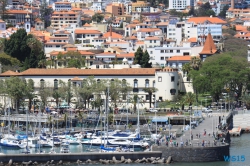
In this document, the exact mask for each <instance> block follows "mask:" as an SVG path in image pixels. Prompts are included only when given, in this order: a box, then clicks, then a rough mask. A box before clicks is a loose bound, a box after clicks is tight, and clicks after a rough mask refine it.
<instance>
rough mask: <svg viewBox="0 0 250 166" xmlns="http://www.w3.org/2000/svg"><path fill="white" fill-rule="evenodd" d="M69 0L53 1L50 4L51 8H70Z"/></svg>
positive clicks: (56, 9) (58, 9)
mask: <svg viewBox="0 0 250 166" xmlns="http://www.w3.org/2000/svg"><path fill="white" fill-rule="evenodd" d="M71 8H72V7H71V2H55V3H53V4H52V9H53V10H54V11H61V10H68V11H69V10H71Z"/></svg>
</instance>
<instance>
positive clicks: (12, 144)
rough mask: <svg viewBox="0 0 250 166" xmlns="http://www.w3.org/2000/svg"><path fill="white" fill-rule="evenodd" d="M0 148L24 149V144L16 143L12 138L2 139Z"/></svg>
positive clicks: (21, 142)
mask: <svg viewBox="0 0 250 166" xmlns="http://www.w3.org/2000/svg"><path fill="white" fill-rule="evenodd" d="M0 145H1V146H6V147H15V148H21V149H23V148H25V147H26V144H25V143H24V142H23V141H18V140H16V139H13V138H2V139H1V141H0Z"/></svg>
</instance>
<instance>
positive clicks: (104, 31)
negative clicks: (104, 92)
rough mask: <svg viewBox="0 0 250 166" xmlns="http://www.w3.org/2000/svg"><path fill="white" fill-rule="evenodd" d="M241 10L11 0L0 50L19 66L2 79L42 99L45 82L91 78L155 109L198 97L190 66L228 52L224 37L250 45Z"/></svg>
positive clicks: (231, 4)
mask: <svg viewBox="0 0 250 166" xmlns="http://www.w3.org/2000/svg"><path fill="white" fill-rule="evenodd" d="M245 3H246V2H244V3H243V2H242V5H243V4H245ZM4 5H5V6H4ZM239 5H240V4H239V3H236V2H235V1H233V0H232V1H218V2H216V1H186V0H183V1H178V2H177V1H175V0H170V1H169V3H167V2H166V1H157V2H152V1H144V0H137V1H129V0H126V1H125V0H117V1H111V0H107V1H102V0H86V1H80V0H79V1H44V0H42V1H35V0H33V1H32V0H29V1H22V0H12V1H6V2H5V3H3V4H2V7H4V9H2V10H1V19H2V20H1V21H0V24H1V25H0V38H2V40H1V49H2V52H4V54H6V56H9V55H10V56H11V57H13V58H17V60H19V62H20V63H18V64H14V63H12V62H13V60H10V61H11V63H10V64H11V66H12V67H6V66H10V65H9V64H7V65H6V64H4V63H2V64H1V72H2V74H1V75H0V77H1V78H6V77H11V76H17V77H19V78H22V79H26V80H28V79H32V80H33V81H34V87H35V91H36V93H37V94H38V91H39V87H41V85H42V84H44V82H45V83H47V82H48V84H50V85H51V86H54V88H58V86H60V85H59V81H60V80H61V81H64V82H68V81H70V82H72V84H73V85H74V86H79V87H82V86H83V83H82V81H83V80H84V79H86V78H88V77H91V76H94V77H95V79H96V80H97V81H100V80H102V79H108V80H111V81H112V80H114V79H118V80H120V81H123V82H126V83H128V84H129V85H130V86H131V87H132V89H131V90H130V92H131V93H136V94H138V96H140V97H141V99H142V101H143V102H144V103H145V106H144V107H146V108H150V107H152V106H151V101H156V102H162V101H172V100H174V98H176V96H178V95H179V94H180V93H182V94H183V93H187V92H191V93H194V92H195V89H194V86H193V84H192V79H191V76H190V75H189V71H190V69H189V68H190V64H191V67H192V68H194V69H195V70H196V69H198V68H199V67H201V64H202V62H205V60H206V58H208V57H210V56H212V55H214V54H221V53H223V52H225V48H224V46H225V40H226V39H227V36H226V35H228V34H230V35H231V37H232V38H238V39H243V40H245V41H248V40H249V38H248V35H249V31H248V30H249V23H250V18H249V17H248V14H249V9H248V8H245V7H244V9H243V7H242V6H239ZM204 11H205V12H204ZM19 31H20V32H19ZM19 33H20V35H21V34H22V35H23V36H22V37H21V38H23V39H21V40H24V41H25V40H26V38H27V44H26V43H24V45H25V46H24V47H25V48H26V49H27V50H28V52H27V51H26V52H25V51H23V50H22V49H21V48H22V47H21V46H20V48H19V50H18V49H16V47H15V45H13V43H14V42H12V40H13V41H14V40H16V39H19V38H20V36H19V37H18V35H19ZM13 34H15V35H16V36H15V35H13ZM24 37H25V39H24ZM14 38H15V39H14ZM22 44H23V43H22ZM13 48H14V49H13ZM246 55H247V53H246ZM249 60H250V59H249V56H248V61H249ZM194 64H195V65H197V66H198V67H197V66H196V67H195V65H194ZM188 65H189V66H188ZM192 65H193V66H192ZM145 88H148V89H147V90H145ZM150 88H155V89H151V91H150V90H149V89H150ZM222 89H223V88H222ZM216 97H217V98H216V99H217V100H218V99H219V97H218V96H216ZM51 100H52V99H51ZM77 100H78V99H77V97H76V96H75V98H74V100H73V101H77ZM117 100H118V99H117ZM119 100H122V101H126V95H124V94H123V97H120V99H119ZM54 104H55V103H54ZM52 105H53V104H52Z"/></svg>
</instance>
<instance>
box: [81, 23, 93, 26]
mask: <svg viewBox="0 0 250 166" xmlns="http://www.w3.org/2000/svg"><path fill="white" fill-rule="evenodd" d="M83 27H92V26H91V25H90V24H88V23H85V24H84V25H83Z"/></svg>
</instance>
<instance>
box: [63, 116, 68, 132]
mask: <svg viewBox="0 0 250 166" xmlns="http://www.w3.org/2000/svg"><path fill="white" fill-rule="evenodd" d="M63 120H64V123H65V130H66V129H67V120H68V115H67V113H64V116H63Z"/></svg>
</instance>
